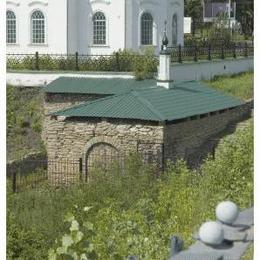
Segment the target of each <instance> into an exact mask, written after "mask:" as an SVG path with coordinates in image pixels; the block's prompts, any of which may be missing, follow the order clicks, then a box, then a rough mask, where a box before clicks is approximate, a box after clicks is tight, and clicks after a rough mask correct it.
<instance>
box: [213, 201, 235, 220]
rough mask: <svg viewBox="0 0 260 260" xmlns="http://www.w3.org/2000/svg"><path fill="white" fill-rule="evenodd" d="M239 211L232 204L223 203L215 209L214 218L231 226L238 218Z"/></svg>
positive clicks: (228, 202)
mask: <svg viewBox="0 0 260 260" xmlns="http://www.w3.org/2000/svg"><path fill="white" fill-rule="evenodd" d="M238 214H239V209H238V207H237V205H236V204H235V203H234V202H231V201H223V202H220V203H219V204H218V206H217V207H216V217H217V219H218V220H219V221H221V222H222V223H224V224H228V225H230V224H232V223H233V222H234V221H235V220H236V219H237V217H238Z"/></svg>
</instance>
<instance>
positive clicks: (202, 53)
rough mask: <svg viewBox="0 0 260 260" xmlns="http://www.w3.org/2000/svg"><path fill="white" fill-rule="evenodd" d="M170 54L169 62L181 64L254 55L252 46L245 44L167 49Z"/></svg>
mask: <svg viewBox="0 0 260 260" xmlns="http://www.w3.org/2000/svg"><path fill="white" fill-rule="evenodd" d="M168 50H169V51H170V53H171V61H172V62H178V63H182V62H184V61H193V62H197V61H199V60H216V59H226V58H233V59H236V58H239V57H249V56H253V55H254V45H253V44H249V43H247V42H244V43H236V44H235V43H233V44H229V45H225V44H221V45H215V46H212V45H211V44H207V45H200V46H198V45H193V46H181V45H179V46H174V47H168Z"/></svg>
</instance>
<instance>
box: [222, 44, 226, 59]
mask: <svg viewBox="0 0 260 260" xmlns="http://www.w3.org/2000/svg"><path fill="white" fill-rule="evenodd" d="M221 59H222V60H224V59H225V54H224V44H223V43H222V44H221Z"/></svg>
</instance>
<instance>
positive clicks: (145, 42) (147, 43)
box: [140, 11, 155, 46]
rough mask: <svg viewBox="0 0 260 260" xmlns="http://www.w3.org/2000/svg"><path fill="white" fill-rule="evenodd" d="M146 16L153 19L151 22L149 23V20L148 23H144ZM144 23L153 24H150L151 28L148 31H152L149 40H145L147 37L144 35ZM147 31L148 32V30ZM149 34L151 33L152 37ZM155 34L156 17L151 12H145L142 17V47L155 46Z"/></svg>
mask: <svg viewBox="0 0 260 260" xmlns="http://www.w3.org/2000/svg"><path fill="white" fill-rule="evenodd" d="M145 15H148V16H150V17H149V18H151V20H150V21H149V20H148V19H147V20H146V21H144V20H143V18H144V16H145ZM143 22H145V23H148V22H150V23H151V24H150V26H151V27H150V28H148V30H149V31H150V32H148V36H149V37H150V38H149V39H144V37H145V35H144V34H143V33H144V28H143V26H144V24H143ZM146 26H147V25H146ZM146 31H147V28H146ZM149 33H150V35H149ZM154 34H155V32H154V17H153V15H152V13H151V12H149V11H144V12H143V13H142V14H141V16H140V45H141V46H154Z"/></svg>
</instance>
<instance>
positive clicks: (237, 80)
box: [206, 72, 254, 100]
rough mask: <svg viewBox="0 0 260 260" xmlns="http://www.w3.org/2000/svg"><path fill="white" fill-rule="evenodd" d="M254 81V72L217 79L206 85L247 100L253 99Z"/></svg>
mask: <svg viewBox="0 0 260 260" xmlns="http://www.w3.org/2000/svg"><path fill="white" fill-rule="evenodd" d="M253 81H254V74H253V72H246V73H241V74H236V75H233V76H221V77H216V78H215V79H213V80H211V81H206V83H208V84H209V85H210V86H211V87H213V88H217V89H219V90H221V91H223V92H225V93H229V94H231V95H233V96H236V97H239V98H242V99H244V100H247V99H250V98H253V91H254V88H253V85H254V83H253Z"/></svg>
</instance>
